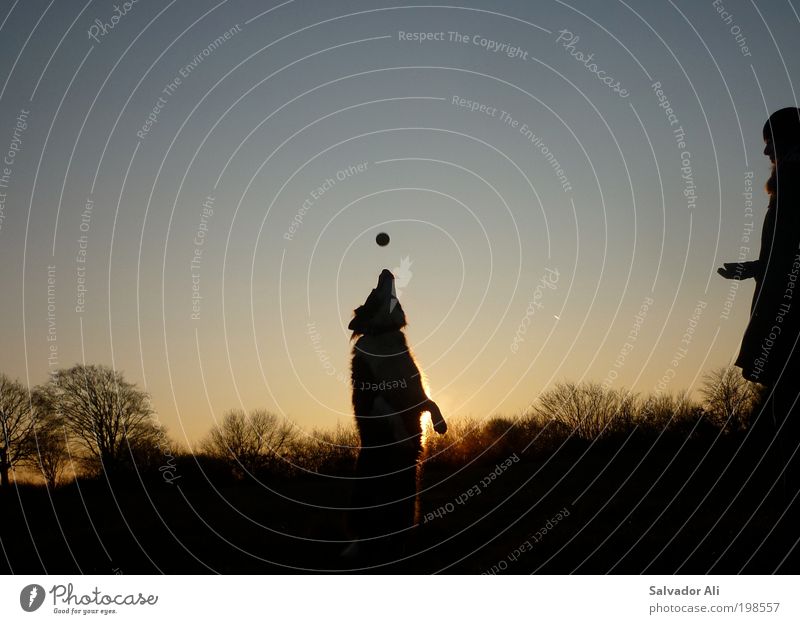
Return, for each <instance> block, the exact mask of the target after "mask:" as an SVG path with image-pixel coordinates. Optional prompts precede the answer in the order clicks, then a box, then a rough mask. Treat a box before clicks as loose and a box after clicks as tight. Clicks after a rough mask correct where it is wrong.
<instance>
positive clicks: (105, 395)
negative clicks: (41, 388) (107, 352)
mask: <svg viewBox="0 0 800 624" xmlns="http://www.w3.org/2000/svg"><path fill="white" fill-rule="evenodd" d="M51 385H52V389H53V392H54V396H55V399H56V401H57V404H58V411H59V413H60V414H61V416H62V417H63V419H64V424H65V425H66V429H67V432H68V433H69V436H70V442H74V443H75V444H76V445H77V446H79V447H80V448H82V450H83V451H84V454H85V455H84V456H85V458H87V459H89V460H90V461H94V462H99V463H100V465H101V466H102V468H103V470H105V471H112V470H115V469H116V468H119V467H120V466H121V465H123V464H124V463H127V462H128V461H129V460H130V459H131V449H133V448H136V447H137V446H139V445H141V444H144V443H147V442H148V441H152V440H155V439H157V437H158V431H159V429H158V427H157V426H156V424H155V422H154V419H153V411H152V409H151V408H150V399H149V396H148V395H147V393H145V392H142V391H141V390H139V389H138V388H137V387H136V385H135V384H132V383H129V382H127V381H125V379H124V378H123V376H122V374H121V373H120V372H118V371H115V370H113V369H111V368H109V367H107V366H97V365H82V364H79V365H77V366H73V367H72V368H69V369H62V370H59V371H57V372H56V373H55V374H54V375H53V376H52V379H51Z"/></svg>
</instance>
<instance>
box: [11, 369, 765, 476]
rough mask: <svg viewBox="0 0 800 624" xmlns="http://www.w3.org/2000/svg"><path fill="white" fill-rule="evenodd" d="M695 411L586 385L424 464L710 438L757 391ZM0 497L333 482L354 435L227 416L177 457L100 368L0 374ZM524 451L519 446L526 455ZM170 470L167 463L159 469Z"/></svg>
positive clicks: (464, 422) (466, 435) (680, 398)
mask: <svg viewBox="0 0 800 624" xmlns="http://www.w3.org/2000/svg"><path fill="white" fill-rule="evenodd" d="M700 394H701V396H702V400H701V401H700V402H695V401H693V400H692V399H690V398H689V396H688V395H687V394H686V393H679V394H677V395H669V394H658V395H649V396H640V395H638V394H636V393H632V392H629V391H626V390H624V389H620V390H611V389H608V388H606V387H604V386H602V385H600V384H597V383H593V382H582V383H573V382H560V383H557V384H555V385H554V386H552V387H551V388H549V389H547V390H545V391H543V392H542V393H541V394H540V395H539V396H538V397H537V399H536V401H534V403H532V404H531V406H530V408H529V409H527V410H525V411H523V412H522V413H521V414H519V415H518V416H516V417H514V418H497V417H495V418H489V419H482V420H469V419H461V420H460V421H454V422H453V426H451V428H450V431H449V432H448V433H447V434H446V435H445V436H429V437H428V444H427V450H426V452H427V455H428V458H429V459H430V460H431V461H433V462H436V461H438V462H442V461H445V462H448V463H456V464H461V463H466V462H467V461H469V460H470V459H472V458H474V457H475V456H477V455H478V454H480V453H482V452H484V451H485V449H488V448H490V447H492V446H496V442H497V441H498V440H501V439H505V440H506V442H508V440H511V439H517V441H520V442H521V441H525V440H527V441H528V442H530V440H535V443H539V444H545V443H547V441H548V440H550V442H552V441H553V440H554V439H561V440H563V439H564V438H566V437H575V438H577V439H585V440H593V439H597V438H600V437H603V436H606V435H611V434H613V433H617V432H620V431H629V430H631V429H632V428H634V427H641V428H651V429H669V428H675V427H680V426H682V425H683V424H685V423H687V422H695V423H696V422H698V421H703V422H705V423H706V424H708V425H710V426H713V427H714V428H716V429H717V430H719V431H721V432H734V431H741V430H744V429H746V428H747V426H748V423H749V419H750V415H751V414H752V413H753V410H754V409H755V408H756V407H757V406H758V405H759V401H760V400H761V397H760V387H759V386H757V385H755V384H752V383H750V382H747V381H745V380H744V379H742V377H741V375H740V374H739V372H738V369H736V368H733V367H726V368H720V369H716V370H714V371H712V372H710V373H708V374H707V375H705V377H704V378H703V381H702V384H701V387H700ZM0 427H1V428H2V431H0V489H3V490H5V489H8V488H9V487H10V483H11V479H10V475H11V474H13V473H14V471H16V470H18V469H21V468H24V469H27V470H28V471H33V472H37V473H38V474H40V475H41V477H42V479H43V480H44V481H45V483H46V484H47V486H48V487H55V486H56V485H58V484H60V483H61V482H62V481H64V480H65V477H66V476H67V475H68V474H72V475H79V474H80V475H95V476H97V475H101V474H105V475H107V476H116V475H119V474H126V473H133V472H141V471H144V470H149V471H151V472H152V471H153V470H154V469H156V470H157V469H158V466H159V465H161V467H162V468H163V466H164V464H165V458H169V462H172V461H173V460H174V458H176V457H178V458H181V459H183V460H188V459H192V460H194V462H195V463H197V462H206V464H207V465H208V464H209V463H211V464H214V465H215V466H216V468H215V470H216V473H217V474H218V473H219V470H222V471H223V472H224V473H226V475H227V476H229V477H230V478H233V479H244V478H247V477H250V476H255V477H260V476H263V475H278V474H280V475H283V476H285V475H289V474H300V473H314V474H344V473H347V472H348V471H350V470H352V466H353V463H354V461H355V458H356V456H357V454H358V443H359V440H358V434H357V432H356V429H355V427H354V426H352V425H350V426H342V425H338V426H337V427H336V428H335V429H333V430H314V431H310V432H307V431H303V430H301V429H299V428H298V427H296V426H295V425H294V424H293V423H291V422H289V421H287V420H286V419H283V418H281V417H279V416H277V415H276V414H273V413H271V412H269V411H267V410H262V409H258V410H252V411H250V412H248V413H246V412H244V411H243V410H237V409H235V410H230V411H228V412H227V413H225V415H224V416H223V418H222V419H221V421H220V422H219V423H218V424H217V425H215V426H214V427H213V428H212V429H211V431H210V432H209V433H208V435H207V436H206V437H205V438H204V439H203V440H202V441H201V442H200V443H199V444H198V445H197V447H196V449H194V451H193V452H192V451H183V450H181V449H180V447H179V445H178V444H176V443H175V442H174V441H173V440H171V439H170V438H169V436H168V434H167V431H166V429H165V428H164V427H163V426H162V425H160V424H159V423H158V421H157V419H156V415H155V412H154V410H153V408H152V407H151V404H150V397H149V395H148V394H147V393H146V392H144V391H142V390H141V389H139V388H138V387H137V386H136V385H135V384H133V383H130V382H128V381H126V380H125V379H124V377H123V375H122V373H121V372H119V371H116V370H114V369H112V368H110V367H107V366H102V365H76V366H73V367H72V368H68V369H62V370H58V371H56V372H55V373H53V374H52V375H51V376H50V379H49V380H48V382H47V383H45V384H42V385H40V386H36V387H34V388H32V389H30V390H29V389H28V388H27V387H26V386H25V385H24V384H22V383H20V382H19V381H15V380H12V379H10V378H9V377H7V376H6V375H3V374H0ZM527 446H528V445H525V447H526V448H527ZM170 466H171V463H170Z"/></svg>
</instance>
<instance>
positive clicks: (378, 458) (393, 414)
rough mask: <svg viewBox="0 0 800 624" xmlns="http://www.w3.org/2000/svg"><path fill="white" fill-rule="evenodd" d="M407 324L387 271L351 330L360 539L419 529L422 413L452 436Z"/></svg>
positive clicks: (355, 526) (355, 522)
mask: <svg viewBox="0 0 800 624" xmlns="http://www.w3.org/2000/svg"><path fill="white" fill-rule="evenodd" d="M405 325H406V317H405V313H404V312H403V308H402V307H401V305H400V302H399V301H398V300H397V295H396V292H395V287H394V276H393V275H392V273H391V272H390V271H389V270H387V269H384V270H383V271H382V272H381V274H380V277H379V278H378V285H377V287H376V288H374V289H373V290H372V292H371V293H370V295H369V297H368V298H367V300H366V301H365V302H364V305H362V306H360V307H358V308H357V309H356V310H355V317H354V318H353V320H352V321H351V322H350V325H349V329H351V330H353V338H354V339H356V338H357V340H356V343H355V346H354V347H353V361H352V383H353V408H354V411H355V415H356V423H357V425H358V432H359V435H360V437H361V448H360V450H359V454H358V462H357V465H356V476H357V481H356V486H355V495H354V504H353V507H355V508H357V509H356V510H355V511H354V512H353V513H352V515H351V519H350V520H351V521H350V524H351V529H352V530H354V531H355V533H356V535H357V537H358V538H365V537H377V536H381V535H387V536H388V535H391V534H394V533H398V532H400V531H403V530H405V529H409V528H410V527H412V526H413V525H414V524H415V508H416V495H417V462H418V460H419V456H420V453H421V451H422V425H421V422H420V418H421V416H422V413H423V412H426V411H427V412H430V414H431V418H432V421H433V427H434V429H435V430H436V432H437V433H440V434H443V433H444V432H445V431H447V425H446V424H445V421H444V418H442V413H441V411H440V410H439V406H438V405H436V403H434V402H433V401H432V400H431V399H430V398H428V396H427V395H426V394H425V390H424V388H423V386H422V379H421V376H420V371H419V369H418V368H417V365H416V363H415V362H414V358H413V356H412V355H411V352H410V350H409V348H408V344H407V343H406V337H405V334H404V333H403V331H402V329H403V327H405ZM353 550H354V549H353V548H352V547H351V548H349V549H348V551H350V552H347V551H346V552H345V554H347V555H351V554H353Z"/></svg>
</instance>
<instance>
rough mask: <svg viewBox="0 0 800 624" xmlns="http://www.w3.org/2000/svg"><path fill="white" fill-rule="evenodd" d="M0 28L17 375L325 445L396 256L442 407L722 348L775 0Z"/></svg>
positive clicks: (774, 84) (755, 188)
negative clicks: (99, 388) (365, 306)
mask: <svg viewBox="0 0 800 624" xmlns="http://www.w3.org/2000/svg"><path fill="white" fill-rule="evenodd" d="M117 6H119V3H117ZM115 16H116V19H114V17H115ZM0 24H2V29H1V30H0V33H1V34H0V54H2V58H3V60H4V62H3V65H2V68H0V89H2V91H0V120H2V126H0V149H2V153H3V154H4V155H5V156H8V151H9V150H12V151H13V157H11V159H10V160H11V164H10V165H5V167H6V168H7V169H9V170H10V171H9V172H8V173H7V174H6V178H7V180H6V182H7V184H6V186H5V187H3V188H0V193H5V197H3V196H0V200H3V203H0V208H2V219H0V260H1V261H2V264H3V266H4V271H3V273H2V287H3V292H4V295H5V296H4V297H3V299H2V303H0V306H2V307H1V308H0V312H1V313H2V315H3V318H4V319H5V320H6V322H5V323H3V324H2V325H0V343H2V344H3V346H4V353H5V354H6V357H5V359H4V366H3V370H4V372H6V373H7V374H10V375H12V376H15V377H19V378H20V379H22V380H24V381H26V382H28V383H30V384H37V383H41V382H43V381H44V380H45V379H46V377H47V373H48V370H51V369H52V368H54V367H60V366H69V365H72V364H74V363H75V362H80V361H86V362H93V363H105V364H108V365H113V366H115V367H116V368H119V369H121V370H122V371H124V373H125V375H126V376H127V377H128V378H129V379H131V380H133V381H136V382H137V383H139V384H140V385H141V386H143V387H145V388H146V389H147V390H148V391H149V392H150V393H151V394H152V397H153V403H154V406H155V407H156V409H157V410H158V413H159V415H160V418H161V419H162V421H163V422H164V423H165V424H167V425H168V427H169V428H170V430H171V431H173V432H174V433H175V435H176V437H178V438H180V439H183V438H184V437H185V438H186V439H188V440H190V441H191V440H195V439H197V438H198V437H200V436H202V435H203V434H204V433H205V431H207V430H208V428H209V427H210V425H211V424H212V423H213V422H214V419H215V418H219V416H220V415H221V414H222V413H223V412H224V411H225V410H226V409H229V408H235V407H244V408H246V409H250V408H255V407H266V408H268V409H270V410H273V411H276V412H278V413H281V414H284V415H286V416H287V417H289V418H291V419H293V420H294V421H296V422H297V423H298V424H300V425H301V426H303V427H329V426H332V425H334V424H335V423H336V422H337V421H340V422H344V421H346V420H347V419H348V418H350V415H349V414H350V404H349V400H350V399H349V388H348V386H347V383H346V378H347V374H348V366H349V350H350V346H351V345H350V342H349V335H348V332H347V331H346V326H347V323H348V321H349V317H350V313H351V312H352V310H353V308H355V307H356V306H357V305H359V304H360V303H362V302H363V300H364V298H365V297H366V295H367V294H368V293H369V290H370V289H371V288H372V287H373V286H374V284H375V281H376V279H377V275H378V274H379V272H380V270H381V269H382V268H384V267H385V268H389V269H395V268H401V267H405V268H404V269H403V270H402V271H401V273H402V274H403V275H404V276H405V277H404V281H405V282H406V283H405V284H404V286H403V288H402V289H401V290H402V294H401V301H402V303H403V306H404V308H405V310H406V313H407V315H408V318H409V327H408V330H407V333H408V336H409V340H410V342H411V344H412V345H413V346H414V352H415V355H416V357H417V359H418V361H419V363H420V365H421V366H422V367H423V369H424V370H425V374H426V376H427V378H428V381H429V384H430V387H431V392H432V395H433V397H434V398H435V399H436V400H437V401H439V402H440V404H441V405H442V407H443V409H444V410H445V411H446V414H461V415H473V416H476V417H485V416H488V415H490V414H496V413H503V414H513V413H517V412H519V411H520V410H523V409H525V408H526V406H528V405H529V404H530V403H531V402H532V401H534V400H535V398H536V396H537V395H538V393H539V392H540V391H541V390H542V389H543V388H545V387H547V385H548V384H552V383H554V382H555V381H558V380H563V379H571V380H584V379H585V380H592V381H598V382H603V381H605V382H606V383H607V385H609V386H610V387H614V388H620V387H627V388H634V389H635V390H637V391H639V392H642V393H649V392H652V391H655V390H660V391H670V392H677V391H679V390H682V389H686V388H690V389H691V388H694V387H696V386H697V384H698V381H699V380H700V379H701V378H702V375H703V373H704V372H705V371H707V370H710V369H711V368H714V367H716V366H721V365H725V364H727V363H728V362H729V361H731V359H732V358H733V357H735V355H736V351H737V348H738V341H739V339H740V337H741V333H742V331H743V329H744V326H745V324H746V321H747V314H748V311H749V305H750V297H751V295H752V283H742V284H740V285H734V287H733V290H732V289H731V284H732V283H731V282H726V281H725V280H723V279H722V278H720V277H718V276H717V275H716V273H715V269H716V267H717V266H719V265H720V264H721V263H722V262H723V261H734V260H736V259H738V257H739V253H740V247H746V248H747V249H746V250H743V251H742V253H743V254H744V255H745V256H746V257H747V258H754V257H756V256H757V253H758V233H759V231H760V225H761V218H762V215H763V212H764V208H765V206H766V199H765V196H764V194H763V190H762V188H763V183H764V180H765V179H766V177H767V175H768V161H767V160H766V158H765V157H763V156H762V154H761V150H762V149H763V144H762V139H761V126H762V124H763V123H764V120H765V119H766V117H767V116H768V114H769V112H772V111H773V110H776V109H778V108H781V107H784V106H796V105H797V104H796V101H797V100H796V95H795V89H794V83H795V79H796V77H797V75H798V69H799V66H800V59H799V58H798V55H797V52H796V41H797V35H798V31H800V20H799V19H798V16H797V13H796V9H795V7H793V6H792V4H791V3H790V2H788V0H787V1H786V2H768V3H764V2H760V3H751V2H743V1H738V2H724V3H720V2H717V3H713V2H703V3H696V2H660V3H652V2H628V3H625V2H612V1H610V0H609V1H604V2H572V3H564V2H510V1H508V2H491V3H489V2H476V1H472V2H467V3H464V4H461V5H458V6H455V5H453V6H447V7H444V6H441V5H433V4H431V3H426V2H420V3H416V4H414V5H413V6H411V5H402V4H398V3H391V2H383V1H378V2H365V1H346V2H344V1H341V2H311V1H304V0H296V1H294V2H284V3H275V4H273V5H264V4H262V3H260V2H246V1H236V0H230V1H228V2H205V1H193V2H172V3H160V4H159V5H158V6H153V5H152V4H148V3H144V2H137V3H133V4H130V5H128V9H127V10H125V9H124V6H123V7H122V9H121V10H120V11H117V10H116V9H115V5H114V3H113V2H94V1H92V2H88V3H86V4H83V3H48V2H38V1H25V2H9V1H4V2H0ZM90 33H93V34H94V37H95V38H90V36H89V34H90ZM408 33H426V35H425V36H423V37H412V36H409V35H408ZM454 33H458V36H456V35H455V34H454ZM425 37H428V38H427V39H425ZM419 38H423V39H425V40H423V41H418V40H409V39H419ZM511 50H514V52H513V54H511V55H509V53H508V52H509V51H511ZM590 55H591V58H589V57H590ZM176 79H178V80H179V82H176ZM603 79H606V80H605V82H604V80H603ZM607 83H608V84H607ZM656 83H658V84H656ZM654 85H656V86H654ZM659 85H660V86H659ZM658 89H660V91H659V90H658ZM623 90H624V92H623ZM667 102H668V104H669V108H670V109H671V111H672V115H673V116H672V117H670V113H669V111H667V110H666V106H667ZM473 103H474V104H473ZM473 109H474V110H473ZM503 113H505V114H503ZM20 115H23V119H24V123H20V122H18V118H19V117H20ZM22 125H24V126H25V128H24V129H22V128H21V126H22ZM676 130H678V133H677V134H676ZM15 131H16V138H15ZM137 133H139V134H137ZM2 173H3V170H2V169H0V174H2ZM1 183H2V180H0V184H1ZM746 192H752V203H751V204H748V203H747V199H748V198H747V197H746V196H745V195H744V193H746ZM88 201H90V202H91V203H90V205H89V209H88V210H87V202H88ZM298 217H299V218H298ZM300 219H302V222H301V221H300ZM293 223H294V224H295V225H294V228H293V229H292V224H293ZM82 227H83V228H84V229H81V228H82ZM751 229H752V233H750V230H751ZM380 231H385V232H387V233H388V234H389V235H390V236H391V239H392V240H391V243H390V244H389V245H388V246H386V247H378V246H377V245H376V244H375V242H374V237H375V235H376V234H377V233H378V232H380ZM287 235H288V236H287ZM82 236H85V237H86V238H85V239H82V238H81V237H82ZM748 237H749V240H748ZM82 247H83V249H82ZM81 250H82V251H85V256H83V258H84V260H85V262H79V261H78V257H79V255H80V252H81ZM196 257H197V258H199V260H196V261H195V263H194V264H192V260H193V258H196ZM404 259H407V260H406V262H405V263H404V262H403V260H404ZM48 267H54V268H51V269H49V270H48ZM556 275H557V278H556V277H555V276H556ZM48 278H50V279H51V282H50V283H48ZM543 280H544V282H545V283H543ZM736 286H738V288H737V287H736ZM48 288H49V290H48ZM81 288H85V289H86V290H85V292H83V293H82V292H81V290H80V289H81ZM81 295H82V297H83V298H82V299H81V298H80V297H81ZM198 295H199V297H200V299H198V298H197V296H198ZM193 296H194V297H195V298H194V299H193ZM48 297H50V301H48ZM81 301H83V304H82V305H81V304H80V302H81ZM48 303H49V304H50V307H48ZM193 306H194V307H193ZM54 354H55V355H54Z"/></svg>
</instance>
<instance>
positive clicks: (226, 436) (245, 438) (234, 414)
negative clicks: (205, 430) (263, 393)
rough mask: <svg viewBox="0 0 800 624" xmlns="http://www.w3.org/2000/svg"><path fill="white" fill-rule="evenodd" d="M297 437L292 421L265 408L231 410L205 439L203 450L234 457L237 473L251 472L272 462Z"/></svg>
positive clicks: (220, 455) (212, 453) (215, 455)
mask: <svg viewBox="0 0 800 624" xmlns="http://www.w3.org/2000/svg"><path fill="white" fill-rule="evenodd" d="M294 438H295V430H294V427H293V426H292V424H291V423H289V422H287V421H285V420H282V419H280V418H279V417H278V416H276V415H275V414H272V413H270V412H267V411H266V410H253V411H252V412H250V413H249V414H245V413H244V411H242V410H231V411H229V412H228V413H227V414H225V416H224V417H223V419H222V422H221V423H220V424H219V425H217V426H215V427H214V428H213V429H212V430H211V433H210V434H209V436H208V438H207V439H206V440H205V441H204V442H203V444H202V445H201V448H202V450H203V451H205V452H206V453H208V454H209V455H212V456H214V457H220V458H227V459H229V460H231V462H232V464H233V467H234V472H237V473H239V474H242V473H250V474H253V473H254V472H256V471H258V470H261V469H263V468H266V467H268V466H270V465H273V464H274V462H275V461H276V460H277V458H278V457H280V456H281V455H282V454H283V453H284V452H285V451H288V449H289V446H290V444H291V442H292V441H293V440H294Z"/></svg>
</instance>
